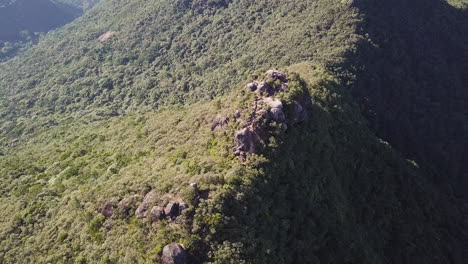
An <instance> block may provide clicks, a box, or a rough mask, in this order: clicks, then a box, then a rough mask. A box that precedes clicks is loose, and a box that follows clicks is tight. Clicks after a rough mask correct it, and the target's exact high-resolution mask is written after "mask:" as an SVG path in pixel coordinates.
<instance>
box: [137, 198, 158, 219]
mask: <svg viewBox="0 0 468 264" xmlns="http://www.w3.org/2000/svg"><path fill="white" fill-rule="evenodd" d="M156 198H157V197H156V192H155V191H150V192H149V193H147V194H146V196H145V198H144V199H143V202H142V203H141V204H140V206H138V208H137V209H136V211H135V215H136V217H138V218H145V217H146V214H147V212H148V209H149V206H150V204H151V203H154V202H155V200H156Z"/></svg>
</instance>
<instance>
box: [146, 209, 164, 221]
mask: <svg viewBox="0 0 468 264" xmlns="http://www.w3.org/2000/svg"><path fill="white" fill-rule="evenodd" d="M150 215H151V221H153V222H158V221H161V220H163V219H164V217H166V214H165V213H164V208H162V207H161V206H153V208H152V209H151V213H150Z"/></svg>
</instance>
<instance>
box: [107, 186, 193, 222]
mask: <svg viewBox="0 0 468 264" xmlns="http://www.w3.org/2000/svg"><path fill="white" fill-rule="evenodd" d="M157 199H158V197H157V195H156V192H155V191H150V192H149V193H147V194H146V196H145V197H144V198H143V201H142V202H141V203H140V204H139V205H138V207H137V209H136V210H135V216H136V217H137V218H146V217H148V216H149V217H150V219H151V221H152V222H158V221H161V220H163V219H166V220H175V219H176V218H177V217H178V216H180V215H181V214H182V212H183V211H184V210H186V209H188V208H189V205H188V204H187V203H184V202H176V201H170V202H169V203H167V204H166V205H164V206H161V205H158V201H157ZM138 200H140V201H141V196H139V195H135V196H131V197H127V198H124V199H122V200H121V201H120V202H119V203H118V205H117V206H116V205H115V202H114V201H113V200H108V201H106V202H105V203H104V206H103V207H102V208H101V210H100V213H101V214H102V215H104V216H105V217H106V218H110V217H112V216H113V214H114V211H115V209H116V208H118V209H119V210H118V211H119V214H120V216H121V217H128V216H129V215H130V210H131V208H135V207H134V206H135V205H136V204H137V203H138Z"/></svg>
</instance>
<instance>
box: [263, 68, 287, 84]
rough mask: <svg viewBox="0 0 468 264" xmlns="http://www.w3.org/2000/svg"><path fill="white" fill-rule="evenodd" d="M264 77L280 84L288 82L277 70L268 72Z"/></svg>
mask: <svg viewBox="0 0 468 264" xmlns="http://www.w3.org/2000/svg"><path fill="white" fill-rule="evenodd" d="M266 75H267V76H268V77H270V78H272V79H275V80H280V81H282V82H287V81H288V80H287V79H286V74H284V72H280V71H277V70H269V71H267V72H266Z"/></svg>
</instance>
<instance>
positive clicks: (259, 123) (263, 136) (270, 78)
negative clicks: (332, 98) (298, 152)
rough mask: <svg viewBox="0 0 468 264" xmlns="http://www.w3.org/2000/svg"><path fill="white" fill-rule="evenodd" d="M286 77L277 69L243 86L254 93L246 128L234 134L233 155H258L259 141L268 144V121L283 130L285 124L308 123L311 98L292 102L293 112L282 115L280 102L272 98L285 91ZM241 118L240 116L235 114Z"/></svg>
mask: <svg viewBox="0 0 468 264" xmlns="http://www.w3.org/2000/svg"><path fill="white" fill-rule="evenodd" d="M288 88H289V86H288V79H287V77H286V74H285V73H283V72H279V71H276V70H269V71H268V72H267V73H266V78H265V79H264V80H262V81H259V80H255V81H253V82H251V83H248V84H247V85H246V89H247V90H248V91H250V92H253V93H255V100H254V102H252V108H251V109H250V110H251V112H250V113H249V114H248V117H247V122H246V125H245V126H244V127H243V128H242V129H240V130H238V131H236V133H235V136H234V148H233V151H234V155H236V156H238V157H239V158H241V159H242V160H245V158H246V156H247V154H252V153H257V152H258V147H259V143H260V142H262V141H263V142H267V141H268V139H269V137H270V135H271V131H270V126H269V124H270V123H271V122H276V123H277V124H279V125H280V126H281V128H282V130H283V131H286V130H287V128H288V126H287V123H290V124H294V123H298V122H302V121H305V120H307V118H308V114H307V110H308V108H310V106H311V102H310V96H308V95H307V96H304V98H301V99H300V100H298V101H294V102H293V107H292V109H293V111H290V112H291V113H288V116H287V115H286V114H285V106H284V104H283V102H282V101H281V100H280V99H278V98H277V97H275V96H276V95H277V94H278V93H280V92H288V90H289V89H288ZM234 116H235V117H236V118H240V116H241V115H240V113H239V112H236V114H235V115H234Z"/></svg>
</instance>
